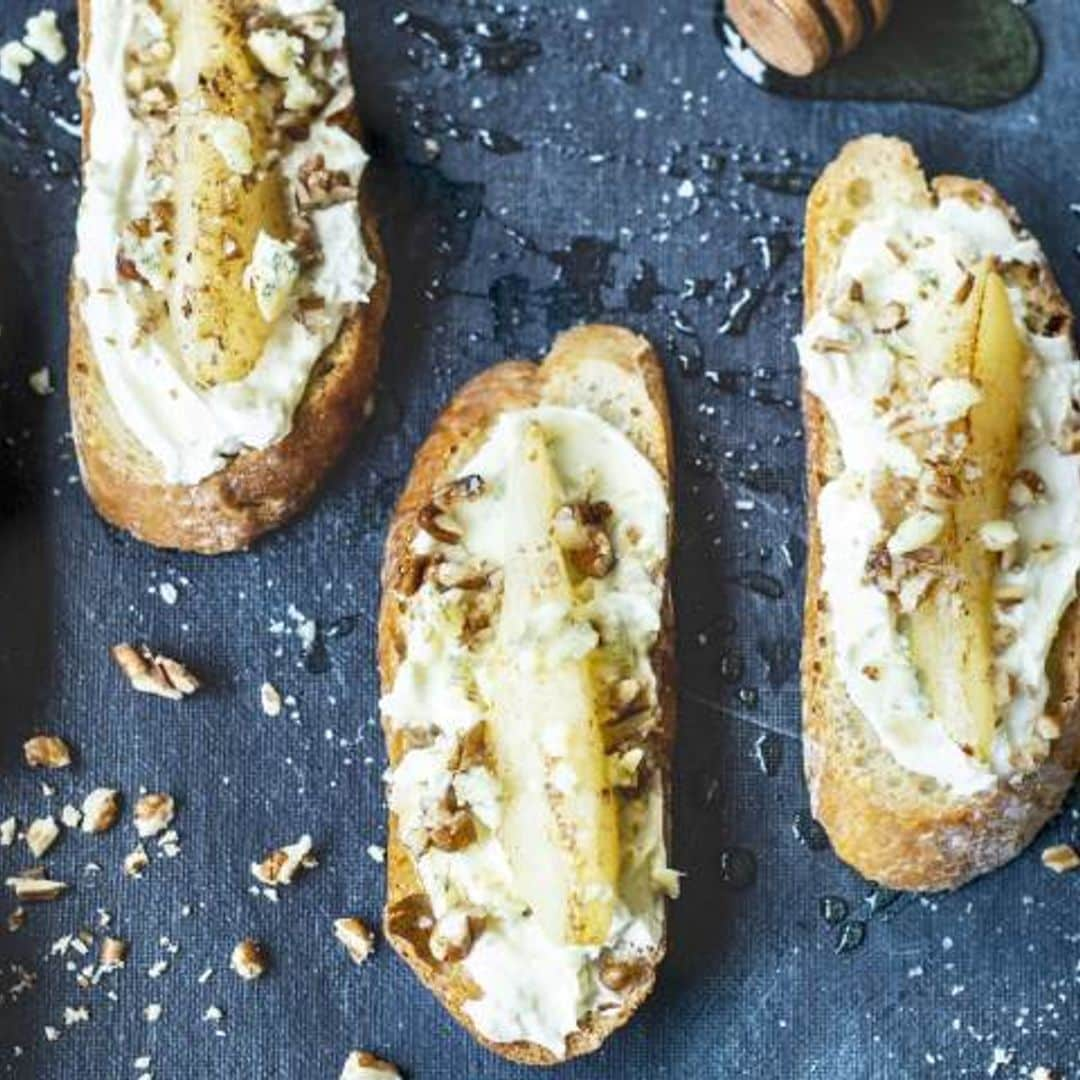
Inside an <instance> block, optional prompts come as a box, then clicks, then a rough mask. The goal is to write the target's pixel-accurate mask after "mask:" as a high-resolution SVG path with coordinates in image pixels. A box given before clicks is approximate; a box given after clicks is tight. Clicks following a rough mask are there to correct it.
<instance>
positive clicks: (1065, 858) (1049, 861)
mask: <svg viewBox="0 0 1080 1080" xmlns="http://www.w3.org/2000/svg"><path fill="white" fill-rule="evenodd" d="M1042 862H1043V866H1045V867H1046V868H1047V869H1048V870H1053V871H1054V873H1055V874H1066V873H1068V872H1069V871H1070V870H1075V869H1077V867H1080V855H1078V854H1077V853H1076V849H1075V848H1074V847H1072V845H1071V844H1052V845H1051V846H1050V847H1048V848H1043V853H1042Z"/></svg>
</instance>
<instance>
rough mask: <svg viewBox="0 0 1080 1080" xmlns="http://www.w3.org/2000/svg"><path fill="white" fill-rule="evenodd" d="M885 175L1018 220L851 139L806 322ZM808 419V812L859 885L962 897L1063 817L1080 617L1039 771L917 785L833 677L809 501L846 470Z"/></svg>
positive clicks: (828, 177)
mask: <svg viewBox="0 0 1080 1080" xmlns="http://www.w3.org/2000/svg"><path fill="white" fill-rule="evenodd" d="M889 177H891V178H892V179H893V181H894V182H895V183H896V184H897V185H898V186H899V188H900V194H899V197H910V198H912V199H919V198H921V199H922V201H924V202H927V201H929V200H930V199H931V198H934V197H944V196H950V197H951V196H958V197H962V198H967V199H973V200H977V201H980V202H989V203H992V204H993V205H995V206H997V207H998V208H1000V209H1002V210H1004V211H1005V212H1006V213H1008V214H1009V216H1010V217H1011V219H1012V220H1013V221H1014V222H1015V221H1017V217H1016V214H1015V211H1013V209H1012V208H1011V207H1009V206H1008V204H1006V203H1005V202H1004V200H1003V199H1002V198H1001V197H1000V196H999V195H998V194H997V193H996V192H995V191H994V189H993V188H992V187H990V186H989V185H988V184H985V183H983V182H981V181H973V180H967V179H964V178H961V177H939V178H938V179H937V180H936V181H934V183H933V185H932V186H931V187H930V188H928V187H927V186H926V182H925V180H924V179H923V177H922V172H921V169H920V167H919V164H918V160H917V159H916V157H915V154H914V152H913V151H912V149H911V147H910V146H908V145H907V144H906V143H903V142H900V141H899V140H896V139H884V138H882V137H881V136H869V137H867V138H865V139H860V140H856V141H855V142H853V143H849V144H848V146H846V147H845V148H844V150H843V151H842V152H841V154H840V155H839V157H838V158H837V159H836V160H835V161H834V162H833V163H832V164H831V165H830V166H829V167H828V168H827V169H826V170H825V172H824V174H823V175H822V177H821V178H820V179H819V181H818V183H817V185H816V186H815V188H814V191H813V192H812V193H811V195H810V200H809V203H808V206H807V215H806V236H807V240H806V263H805V270H804V295H805V305H806V307H805V321H809V320H810V318H811V317H812V316H813V314H814V312H815V310H816V308H817V305H818V303H819V302H820V299H821V296H822V293H823V291H824V288H825V285H826V283H827V282H828V281H829V278H830V275H831V273H832V271H833V268H834V266H835V262H836V257H837V254H838V248H839V244H840V243H841V242H842V240H843V237H844V235H846V231H849V230H848V229H847V228H846V227H845V220H846V223H847V225H850V223H851V221H852V220H854V219H855V218H857V216H858V214H859V212H860V211H861V210H862V209H863V207H862V206H858V205H854V203H858V202H859V201H860V200H859V199H855V200H854V203H853V201H852V200H851V199H850V198H849V197H848V193H849V192H850V190H851V189H852V186H853V185H855V186H856V187H857V186H858V185H861V184H863V183H871V184H872V185H873V184H874V183H879V182H880V183H883V184H885V183H887V180H886V178H889ZM872 178H873V179H872ZM877 178H880V180H879V179H877ZM882 190H885V188H882ZM920 191H921V192H922V194H921V195H920V194H919V192H920ZM931 192H932V194H931ZM864 194H866V195H867V197H868V200H869V201H868V202H867V203H866V204H865V205H870V201H872V199H873V197H874V196H873V193H872V192H864ZM894 194H896V193H894ZM878 197H881V196H880V194H879V196H878ZM1036 289H1037V293H1038V299H1039V301H1040V302H1041V304H1042V305H1043V306H1044V307H1046V308H1048V309H1053V310H1055V311H1056V312H1057V313H1058V314H1059V315H1061V316H1062V317H1064V318H1065V319H1066V320H1067V324H1068V325H1067V329H1066V332H1070V333H1071V321H1072V317H1071V313H1070V312H1069V309H1068V305H1067V303H1066V301H1065V298H1064V296H1063V295H1062V294H1061V291H1060V289H1059V288H1058V286H1057V284H1056V282H1055V281H1054V279H1053V276H1052V274H1051V272H1050V270H1049V269H1048V268H1046V269H1045V270H1044V272H1043V274H1042V279H1041V281H1040V282H1039V284H1038V286H1037V287H1036ZM803 409H804V418H805V427H806V436H807V447H806V453H807V493H808V507H809V510H808V517H809V520H808V554H807V568H806V603H805V623H804V636H803V661H802V688H803V748H804V756H805V761H804V766H805V771H806V776H807V782H808V784H809V787H810V796H811V806H812V808H813V811H814V814H815V816H816V817H817V818H818V820H819V821H820V822H821V823H822V824H823V825H824V826H825V829H826V831H827V832H828V834H829V838H830V840H831V841H832V845H833V848H834V850H835V851H836V853H837V854H838V855H839V856H840V858H842V859H843V860H844V861H845V862H848V863H850V864H851V865H852V866H854V867H855V868H856V869H857V870H859V871H860V873H862V874H864V875H866V876H867V877H869V878H872V879H873V880H875V881H879V882H882V883H883V884H886V885H889V886H891V887H893V888H898V889H914V890H925V891H933V890H939V889H951V888H956V887H958V886H960V885H963V884H964V883H965V882H967V881H969V880H971V879H972V878H973V877H976V876H978V875H979V874H982V873H985V872H987V871H988V870H992V869H994V868H995V867H997V866H1000V865H1001V864H1002V863H1005V862H1007V861H1008V860H1009V859H1011V858H1013V857H1014V856H1015V855H1017V854H1018V853H1019V852H1020V851H1022V850H1023V849H1024V847H1026V846H1027V844H1028V843H1030V841H1031V840H1032V839H1033V838H1034V836H1035V834H1036V833H1037V832H1038V831H1039V829H1040V828H1041V827H1042V826H1043V825H1044V824H1045V823H1046V821H1047V820H1048V819H1049V818H1050V817H1051V816H1052V815H1053V814H1054V813H1056V812H1057V810H1058V809H1059V808H1060V805H1061V802H1062V800H1063V798H1064V797H1065V795H1066V793H1067V792H1068V789H1069V787H1070V785H1071V784H1072V780H1073V778H1074V776H1075V774H1076V770H1077V768H1078V767H1080V707H1078V698H1080V612H1078V607H1077V604H1075V603H1074V604H1073V605H1072V607H1070V609H1069V610H1068V612H1066V614H1065V616H1064V618H1063V620H1062V623H1061V627H1060V630H1059V633H1058V638H1057V641H1056V643H1055V648H1054V652H1053V655H1052V656H1051V659H1050V661H1049V671H1050V676H1051V692H1050V701H1049V703H1048V708H1049V709H1050V710H1054V711H1057V712H1058V713H1059V715H1060V716H1061V719H1062V724H1063V733H1062V736H1061V738H1060V739H1059V740H1057V742H1055V743H1054V745H1053V749H1052V752H1051V754H1050V756H1049V758H1048V759H1047V760H1046V761H1045V762H1044V763H1043V764H1042V766H1041V767H1040V768H1039V769H1037V770H1036V771H1035V772H1033V773H1031V774H1029V775H1028V776H1027V777H1025V778H1024V779H1023V780H1022V781H1020V782H1018V783H1016V784H1014V785H1012V784H1009V783H1005V782H1000V783H998V784H997V785H996V786H994V787H992V788H990V789H988V790H987V791H985V792H982V793H979V794H977V795H975V796H973V797H971V798H966V799H964V798H958V797H956V796H955V795H953V794H952V793H951V792H950V791H949V790H948V789H945V788H943V787H942V786H941V785H939V784H937V783H935V782H933V781H930V780H922V781H919V778H915V781H913V780H912V774H910V773H907V772H906V770H903V769H901V768H900V767H899V766H898V765H896V764H895V762H892V760H891V758H890V757H889V756H888V754H887V751H885V750H884V749H883V748H881V746H880V744H879V743H878V741H877V739H876V736H874V735H873V732H872V729H870V728H869V725H868V724H866V721H865V720H864V719H863V718H862V717H861V715H860V714H859V713H858V712H857V710H856V709H855V707H854V706H853V705H852V703H851V701H850V700H849V699H848V697H847V694H846V692H845V691H844V688H843V684H842V682H841V681H840V678H839V676H838V674H837V673H836V671H835V670H834V667H833V656H832V645H831V641H830V638H829V634H828V629H827V619H828V601H827V597H826V596H825V595H824V593H823V592H822V590H821V572H822V551H821V538H820V535H819V530H818V522H817V505H818V498H819V495H820V493H821V489H822V488H823V487H824V485H825V484H826V483H827V482H828V480H830V479H831V478H832V477H833V476H835V475H836V473H837V472H838V471H839V469H840V458H839V451H838V446H837V439H836V434H835V432H834V431H833V429H832V425H831V422H830V420H829V418H828V416H827V415H826V413H825V411H824V409H823V407H822V406H821V403H820V402H819V401H818V400H817V398H815V397H814V396H813V395H812V394H810V393H809V392H808V391H807V390H806V388H805V385H804V388H803ZM853 728H858V729H859V731H860V735H861V737H862V739H863V742H864V744H866V745H868V746H869V747H870V752H869V756H870V757H872V759H873V760H872V761H871V762H870V763H869V764H868V760H863V759H856V758H855V757H853V756H852V755H851V754H850V753H849V752H848V747H847V746H846V745H845V742H844V740H843V739H842V738H841V737H840V735H841V732H842V731H843V730H844V729H848V730H851V729H853ZM883 775H889V776H890V777H898V782H897V783H896V784H890V785H888V786H886V785H884V784H883V783H882V776H883ZM916 781H917V782H916Z"/></svg>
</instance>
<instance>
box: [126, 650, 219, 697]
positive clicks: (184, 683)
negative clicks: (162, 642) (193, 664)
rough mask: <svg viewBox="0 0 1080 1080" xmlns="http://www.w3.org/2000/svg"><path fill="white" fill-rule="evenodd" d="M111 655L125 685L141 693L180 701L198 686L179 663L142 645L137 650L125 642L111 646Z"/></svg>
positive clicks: (190, 674)
mask: <svg viewBox="0 0 1080 1080" xmlns="http://www.w3.org/2000/svg"><path fill="white" fill-rule="evenodd" d="M111 652H112V657H113V659H114V660H115V661H116V663H117V664H118V665H119V667H120V670H121V671H122V672H123V673H124V674H125V675H126V676H127V679H128V682H130V683H131V685H132V686H133V687H134V688H135V689H136V690H138V691H140V692H141V693H144V694H155V695H157V696H158V697H163V698H167V699H168V700H169V701H180V700H181V699H182V698H185V697H188V696H189V695H191V694H194V693H195V691H196V690H198V689H199V686H200V685H201V684H200V683H199V680H198V679H197V678H196V677H195V676H194V675H193V674H192V673H191V672H190V671H188V669H187V668H186V667H184V665H183V664H181V663H180V662H179V661H178V660H170V659H169V657H167V656H161V655H160V654H158V655H155V654H154V653H152V652H151V651H150V650H149V649H148V648H147V647H146V646H145V645H140V646H139V647H138V648H136V647H135V646H134V645H130V644H128V643H127V642H126V641H125V642H121V643H120V644H119V645H114V646H113V647H112V649H111Z"/></svg>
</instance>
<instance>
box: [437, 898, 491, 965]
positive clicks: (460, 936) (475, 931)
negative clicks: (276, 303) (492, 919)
mask: <svg viewBox="0 0 1080 1080" xmlns="http://www.w3.org/2000/svg"><path fill="white" fill-rule="evenodd" d="M483 927H484V919H483V916H482V915H477V914H476V913H474V912H469V911H465V910H463V909H462V908H453V909H451V910H450V911H448V912H446V913H445V914H444V915H443V916H442V917H441V918H440V919H438V920H437V921H436V923H435V926H434V928H433V929H432V931H431V938H430V940H429V942H428V947H429V948H430V949H431V955H432V956H434V957H435V959H436V960H438V961H439V962H440V963H443V964H457V963H460V962H461V961H462V960H464V959H465V957H466V956H468V955H469V952H470V951H471V950H472V947H473V942H474V941H475V940H476V938H477V936H478V935H479V934H480V932H481V931H482V930H483Z"/></svg>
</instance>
